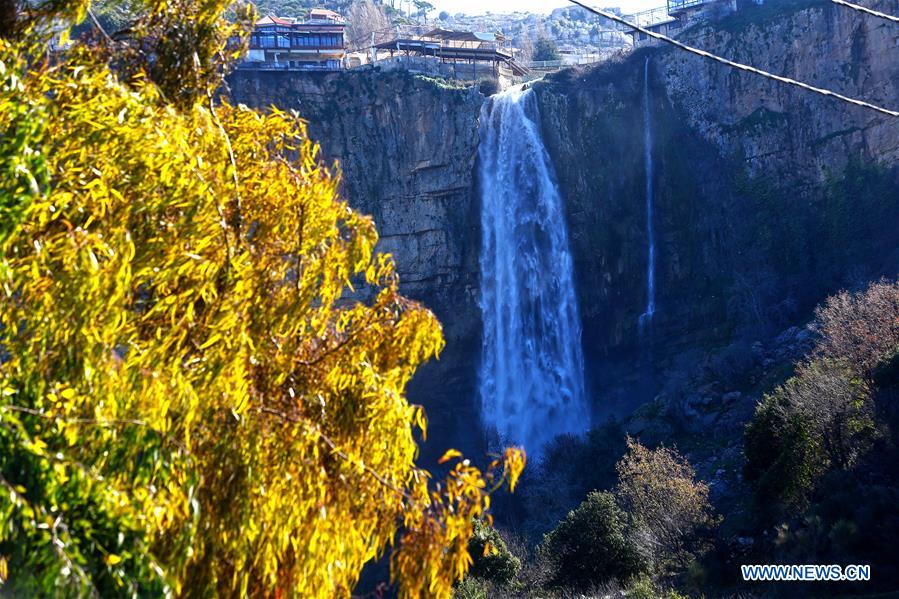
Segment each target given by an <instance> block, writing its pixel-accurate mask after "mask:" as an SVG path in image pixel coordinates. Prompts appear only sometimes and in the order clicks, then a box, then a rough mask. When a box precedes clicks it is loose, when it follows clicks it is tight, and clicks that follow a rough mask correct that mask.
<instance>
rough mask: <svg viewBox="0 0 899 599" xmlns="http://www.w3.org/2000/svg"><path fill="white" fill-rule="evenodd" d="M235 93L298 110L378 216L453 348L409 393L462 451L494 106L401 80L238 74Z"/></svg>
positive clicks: (414, 292)
mask: <svg viewBox="0 0 899 599" xmlns="http://www.w3.org/2000/svg"><path fill="white" fill-rule="evenodd" d="M228 86H229V90H230V91H229V94H230V96H231V99H232V101H234V102H240V103H244V104H247V105H249V106H252V107H256V108H261V109H265V108H268V107H270V106H273V105H274V106H277V107H278V108H279V109H281V110H296V111H297V112H298V113H299V114H300V115H301V116H302V117H303V118H304V119H306V120H307V121H308V122H309V134H310V137H311V138H313V139H315V140H316V141H317V142H318V143H319V144H320V146H321V152H322V157H323V159H324V161H325V163H326V164H333V163H334V162H335V161H336V162H337V163H338V164H339V167H340V170H341V172H342V183H341V190H342V193H343V195H344V197H345V198H346V200H347V201H348V202H349V203H350V205H351V206H353V207H354V208H355V209H357V210H359V211H361V212H362V213H365V214H370V215H372V217H373V218H374V220H375V224H376V225H377V229H378V233H379V235H380V242H379V245H378V249H379V250H381V251H385V252H390V253H392V254H393V255H394V258H395V260H396V264H397V270H398V272H399V274H400V280H401V289H402V291H403V293H404V294H405V295H406V296H408V297H411V298H413V299H416V300H420V301H422V302H423V303H424V304H425V305H427V306H428V307H429V308H430V309H431V310H433V311H434V312H435V314H436V315H437V317H438V318H439V319H440V321H441V322H442V323H443V326H444V335H445V336H446V338H447V348H446V350H445V351H444V353H443V355H442V356H441V358H440V360H439V362H436V363H432V364H429V365H427V366H425V367H424V368H423V369H422V371H421V372H420V373H419V375H417V376H416V378H415V380H414V381H413V384H412V388H411V390H410V394H411V395H412V397H413V400H414V401H416V402H418V403H423V404H425V405H426V406H427V407H428V413H429V416H430V418H431V421H432V422H433V423H434V425H433V427H434V428H435V430H432V431H431V433H432V435H431V436H432V437H437V438H439V439H440V441H446V442H456V439H455V438H454V437H453V435H452V431H459V430H467V431H474V430H476V429H477V425H476V424H475V423H476V422H477V411H476V409H475V404H474V398H475V385H476V371H475V367H476V356H477V352H478V349H479V341H478V340H479V338H480V332H479V328H480V324H479V323H480V320H479V315H478V307H477V290H478V274H477V264H478V260H477V257H478V237H477V236H478V223H479V217H478V214H479V213H478V207H477V202H476V197H475V182H474V179H475V175H476V170H475V161H476V158H477V144H478V114H479V111H480V107H481V103H482V102H483V99H484V97H483V96H482V95H481V94H480V92H479V91H478V90H477V89H476V88H453V87H448V86H446V85H445V84H443V83H441V82H439V81H436V80H433V79H427V78H423V77H417V76H413V75H411V74H409V73H406V72H398V71H393V72H378V71H372V70H369V71H353V72H343V73H329V74H321V73H304V74H291V73H284V72H280V73H279V72H246V71H238V72H235V73H233V74H232V75H231V76H230V77H229V79H228ZM464 442H465V439H464V438H463V439H461V440H459V441H458V442H457V444H462V445H464ZM435 450H437V449H436V448H435Z"/></svg>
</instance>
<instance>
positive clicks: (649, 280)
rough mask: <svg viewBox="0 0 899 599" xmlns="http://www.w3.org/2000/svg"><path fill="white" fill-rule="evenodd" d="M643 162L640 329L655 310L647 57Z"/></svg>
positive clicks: (650, 114)
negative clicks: (643, 284) (643, 296)
mask: <svg viewBox="0 0 899 599" xmlns="http://www.w3.org/2000/svg"><path fill="white" fill-rule="evenodd" d="M643 164H644V166H645V167H646V238H647V243H648V244H649V257H648V259H647V261H646V310H645V311H644V312H643V314H642V315H641V316H640V329H641V330H642V329H644V328H645V327H646V326H647V325H649V324H650V323H651V322H652V317H653V315H654V314H655V312H656V239H655V226H654V225H653V205H652V204H653V202H652V195H653V180H652V179H653V168H652V106H651V105H650V97H649V59H648V58H647V59H646V62H645V63H644V65H643Z"/></svg>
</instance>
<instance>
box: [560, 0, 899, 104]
mask: <svg viewBox="0 0 899 599" xmlns="http://www.w3.org/2000/svg"><path fill="white" fill-rule="evenodd" d="M569 2H571V3H572V4H575V5H577V6H580V7H581V8H583V9H584V10H586V11H588V12H591V13H593V14H595V15H598V16H600V17H603V18H605V19H609V20H610V21H613V22H615V23H619V24H621V25H624V26H625V27H629V28H630V29H633V30H635V31H638V32H640V33H643V34H645V35H647V36H649V37H651V38H653V39H657V40H659V41H662V42H665V43H666V44H671V45H672V46H675V47H677V48H680V49H681V50H684V51H686V52H690V53H691V54H695V55H697V56H701V57H703V58H707V59H709V60H713V61H715V62H718V63H721V64H723V65H727V66H729V67H732V68H735V69H738V70H741V71H745V72H747V73H752V74H754V75H759V76H760V77H765V78H767V79H771V80H773V81H778V82H780V83H785V84H787V85H792V86H794V87H798V88H801V89H804V90H806V91H810V92H813V93H816V94H820V95H822V96H827V97H830V98H835V99H837V100H841V101H843V102H846V103H848V104H852V105H855V106H861V107H863V108H868V109H870V110H874V111H877V112H879V113H881V114H885V115H887V116H892V117H897V118H899V111H896V110H890V109H889V108H884V107H883V106H878V105H877V104H872V103H871V102H866V101H865V100H859V99H857V98H851V97H849V96H845V95H843V94H840V93H837V92H835V91H832V90H829V89H824V88H822V87H815V86H814V85H809V84H808V83H803V82H802V81H797V80H796V79H791V78H789V77H783V76H781V75H775V74H774V73H769V72H768V71H763V70H762V69H757V68H756V67H753V66H749V65H746V64H742V63H739V62H734V61H733V60H729V59H727V58H723V57H721V56H718V55H716V54H712V53H711V52H706V51H705V50H700V49H699V48H694V47H692V46H688V45H687V44H684V43H682V42H679V41H677V40H676V39H673V38H670V37H668V36H667V35H663V34H661V33H657V32H655V31H650V30H649V29H646V28H645V27H642V26H640V25H637V24H636V23H631V22H630V21H628V20H627V19H624V18H622V17H619V16H618V15H616V14H614V13H611V12H609V11H607V10H602V9H599V8H593V7H592V6H589V5H587V4H584V3H583V2H581V1H580V0H569Z"/></svg>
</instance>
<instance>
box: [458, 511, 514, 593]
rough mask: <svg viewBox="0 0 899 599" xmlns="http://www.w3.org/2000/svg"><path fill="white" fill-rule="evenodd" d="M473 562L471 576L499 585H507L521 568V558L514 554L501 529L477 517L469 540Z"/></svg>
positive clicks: (469, 549)
mask: <svg viewBox="0 0 899 599" xmlns="http://www.w3.org/2000/svg"><path fill="white" fill-rule="evenodd" d="M468 553H469V554H470V555H471V558H472V564H471V569H470V570H469V573H468V574H469V576H473V577H475V578H480V579H481V580H484V581H487V582H490V583H494V584H497V585H500V586H502V585H507V584H509V583H510V582H512V580H513V579H514V578H515V576H516V575H517V574H518V571H519V570H520V569H521V560H520V559H518V558H517V557H516V556H514V555H512V552H511V551H509V548H508V547H507V546H506V541H505V540H503V538H502V536H500V534H499V531H497V530H496V529H495V528H494V527H492V526H490V525H489V524H487V523H486V522H484V521H482V520H480V519H477V520H475V522H474V532H473V533H472V535H471V539H469V541H468Z"/></svg>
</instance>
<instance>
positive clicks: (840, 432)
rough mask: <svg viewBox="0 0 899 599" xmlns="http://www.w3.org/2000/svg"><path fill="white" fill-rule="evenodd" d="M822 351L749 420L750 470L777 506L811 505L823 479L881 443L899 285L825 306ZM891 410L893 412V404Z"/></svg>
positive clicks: (819, 324) (898, 321)
mask: <svg viewBox="0 0 899 599" xmlns="http://www.w3.org/2000/svg"><path fill="white" fill-rule="evenodd" d="M814 327H815V328H816V329H817V331H818V332H819V334H820V338H819V340H818V342H817V344H816V347H815V349H814V355H815V356H816V357H815V359H813V360H811V361H809V362H807V363H804V364H801V365H800V366H799V367H798V368H797V371H796V375H795V376H794V377H793V378H791V379H790V380H789V381H787V382H786V383H785V384H784V385H782V386H781V387H779V388H778V389H777V390H776V391H774V392H773V393H771V394H769V395H767V396H766V397H765V399H764V400H763V401H762V402H761V403H760V404H759V406H758V407H757V409H756V413H755V415H754V417H753V419H752V421H751V422H750V423H749V424H748V426H747V428H746V437H745V443H746V445H745V452H746V460H747V461H746V469H745V473H746V477H747V480H749V481H751V482H754V483H755V486H756V493H757V496H758V499H759V504H760V505H764V506H768V507H774V508H775V512H776V511H778V509H780V510H790V509H796V508H801V507H803V506H806V505H807V503H808V500H809V498H810V495H811V494H812V493H813V492H814V490H815V485H816V482H817V481H818V480H819V478H820V477H821V476H822V475H823V474H824V473H826V472H828V471H830V470H847V469H849V468H852V467H853V466H854V465H855V464H856V463H857V462H858V460H859V459H860V458H861V456H863V455H864V454H865V453H866V452H867V451H868V450H869V449H870V448H871V447H872V445H873V443H874V441H875V439H876V437H877V436H878V434H879V430H878V429H882V428H887V426H886V425H887V423H886V422H882V423H879V424H878V422H877V420H876V412H877V410H876V405H875V398H877V397H878V396H879V397H880V398H881V401H883V400H884V399H889V398H890V397H891V394H889V393H887V392H886V390H887V389H888V388H889V387H892V386H893V385H894V382H895V381H894V380H893V379H894V378H896V377H894V372H895V368H894V365H893V364H894V355H895V351H896V348H897V347H899V285H896V284H892V283H887V282H886V281H880V282H877V283H874V284H872V285H871V286H869V287H868V288H867V289H866V290H865V291H863V292H859V293H849V292H845V291H844V292H842V293H839V294H837V295H835V296H833V297H831V298H829V299H828V300H827V301H826V302H825V303H824V304H823V305H822V306H821V307H820V308H819V309H818V310H817V311H816V320H815V323H814ZM887 412H889V411H888V410H887Z"/></svg>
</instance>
